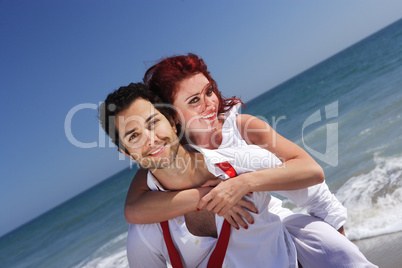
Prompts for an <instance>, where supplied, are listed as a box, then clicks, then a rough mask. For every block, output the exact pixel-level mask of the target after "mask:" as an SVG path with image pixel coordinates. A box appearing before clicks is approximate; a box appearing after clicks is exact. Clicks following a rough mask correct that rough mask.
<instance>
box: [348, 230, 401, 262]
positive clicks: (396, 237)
mask: <svg viewBox="0 0 402 268" xmlns="http://www.w3.org/2000/svg"><path fill="white" fill-rule="evenodd" d="M401 240H402V232H397V233H392V234H387V235H382V236H377V237H371V238H367V239H362V240H356V241H353V243H355V244H356V245H357V246H358V247H359V248H360V250H361V251H362V252H363V253H364V255H365V256H366V258H367V259H368V260H369V261H371V262H372V263H374V264H376V265H378V266H379V267H381V268H400V267H402V242H401Z"/></svg>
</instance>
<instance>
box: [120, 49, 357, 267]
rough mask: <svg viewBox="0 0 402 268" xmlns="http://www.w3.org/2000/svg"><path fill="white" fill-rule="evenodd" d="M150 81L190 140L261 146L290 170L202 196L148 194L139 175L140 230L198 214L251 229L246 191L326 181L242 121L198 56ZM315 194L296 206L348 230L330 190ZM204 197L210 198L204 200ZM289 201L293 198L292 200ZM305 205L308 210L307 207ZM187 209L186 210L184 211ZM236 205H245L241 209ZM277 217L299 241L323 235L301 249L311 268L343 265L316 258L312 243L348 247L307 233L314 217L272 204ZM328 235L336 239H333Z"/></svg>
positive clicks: (295, 153) (271, 136) (134, 216)
mask: <svg viewBox="0 0 402 268" xmlns="http://www.w3.org/2000/svg"><path fill="white" fill-rule="evenodd" d="M144 82H145V83H146V84H147V85H148V86H149V88H150V90H151V91H153V92H155V93H156V94H158V95H159V96H161V97H162V99H163V100H164V101H166V102H167V103H171V104H173V105H174V106H175V107H176V108H177V113H176V120H177V123H178V124H179V125H180V126H181V129H182V131H184V133H185V137H184V140H185V141H186V142H188V143H194V144H196V145H198V146H200V147H203V148H207V149H220V148H227V147H238V146H249V145H258V146H260V147H261V148H262V149H266V150H269V151H270V152H272V153H274V154H275V155H276V156H277V157H278V158H279V159H281V160H282V162H283V164H284V165H283V168H273V169H265V170H260V171H256V172H250V173H244V174H241V175H239V176H237V177H236V178H234V179H230V180H226V181H224V182H221V183H217V181H211V182H208V183H206V184H204V186H215V187H214V188H213V189H212V190H210V188H208V189H207V190H205V189H202V188H201V189H199V194H196V195H194V192H191V191H190V190H188V191H181V192H171V193H158V192H148V190H149V189H147V186H146V179H145V172H144V171H139V172H137V174H136V177H135V179H134V180H133V183H132V185H131V186H130V190H129V193H128V196H127V200H126V206H125V215H126V219H127V221H128V222H132V223H137V224H145V223H153V222H159V221H163V220H167V219H170V218H173V217H176V216H178V215H182V214H185V213H188V212H191V211H194V210H195V209H196V208H197V209H198V210H200V209H207V210H209V211H213V212H215V213H217V214H219V215H224V216H225V218H226V219H227V220H228V221H229V222H230V223H231V224H232V225H233V226H235V227H237V228H238V226H237V224H236V222H237V223H239V224H240V225H241V226H243V227H244V228H247V227H248V225H247V224H246V223H245V222H244V221H243V220H242V217H244V218H245V219H246V220H247V221H248V222H249V223H252V222H253V220H252V218H251V216H250V215H249V214H248V213H246V212H245V211H244V210H242V209H240V207H239V206H245V207H248V208H249V209H250V210H253V208H251V207H250V204H247V203H244V201H242V197H243V196H244V195H246V194H247V193H249V192H253V191H281V190H297V189H302V188H305V187H308V186H311V185H313V184H316V183H320V182H322V181H323V180H324V174H323V171H322V169H321V167H320V166H319V165H318V164H317V163H316V162H315V161H314V160H313V159H312V158H311V157H310V156H309V155H308V154H307V153H306V152H305V151H304V150H302V149H301V148H300V147H298V146H297V145H295V144H294V143H292V142H290V141H288V140H286V139H285V138H283V137H281V136H280V135H278V134H277V133H276V132H275V131H274V130H273V129H272V128H271V127H270V126H269V125H268V124H267V123H265V122H264V121H262V120H259V119H257V118H255V117H253V116H250V115H237V109H238V106H239V104H240V103H241V101H240V100H239V99H236V98H231V99H223V98H222V97H221V95H220V93H219V91H218V90H217V87H216V83H215V81H214V80H213V79H212V78H211V76H210V74H209V72H208V71H207V67H206V65H205V64H204V62H203V61H202V59H200V58H198V57H197V56H196V55H194V54H189V55H186V56H177V57H171V58H167V59H165V60H163V61H161V62H159V63H158V64H156V65H154V66H153V67H151V68H150V69H149V70H148V71H147V72H146V74H145V78H144ZM314 189H315V191H312V193H311V192H309V191H308V190H306V191H304V192H302V194H301V195H300V196H297V195H296V196H293V200H294V201H296V203H298V204H299V205H306V206H307V207H309V206H310V207H312V208H310V209H311V211H313V212H314V211H322V210H323V207H324V208H325V209H327V210H329V211H327V212H324V213H322V215H316V216H319V217H320V216H321V218H322V219H323V220H327V221H328V222H329V223H330V224H331V225H332V226H334V227H335V228H337V229H338V228H340V229H341V231H342V225H343V224H344V222H345V220H346V217H344V214H345V212H346V211H345V210H344V208H343V207H342V206H341V204H340V203H339V202H338V201H337V200H336V199H335V198H334V197H333V195H332V194H330V192H329V190H328V188H327V186H326V185H325V184H322V185H320V186H319V187H318V188H317V187H316V188H314ZM208 191H209V192H208ZM206 192H208V193H206ZM205 193H206V194H205ZM204 194H205V196H204V197H202V198H201V200H199V198H200V196H202V195H204ZM289 197H290V198H292V196H289ZM318 200H320V201H319V202H318ZM275 202H276V203H275ZM303 202H305V204H302V203H303ZM183 203H185V204H186V205H185V206H183ZM234 204H239V205H238V206H234ZM320 206H321V207H320ZM325 209H324V210H325ZM270 211H271V212H275V211H277V212H278V215H280V216H282V219H283V222H284V224H285V226H286V227H287V228H288V230H289V232H290V233H291V234H292V235H293V236H294V240H308V241H309V243H310V242H311V241H310V240H311V239H312V240H314V239H315V238H316V237H317V236H319V239H320V240H316V241H312V242H311V243H310V244H308V243H307V244H306V243H300V244H299V245H298V244H297V243H296V247H297V249H298V253H299V254H300V255H299V256H298V257H299V259H300V260H301V263H302V264H303V265H304V266H305V267H311V266H313V265H317V263H319V265H327V266H326V267H329V266H328V265H333V266H334V267H339V262H334V261H333V260H328V259H327V258H326V257H328V255H327V254H329V253H328V252H326V253H325V254H324V252H321V253H318V254H316V253H314V252H311V250H310V249H311V247H312V245H314V246H317V247H320V245H321V244H323V243H327V244H328V243H329V244H330V243H332V242H333V243H334V247H342V246H343V245H338V244H336V242H335V240H336V238H335V239H333V237H331V236H330V235H329V234H323V233H319V230H318V231H317V230H312V229H308V227H306V226H305V225H307V224H309V223H311V222H310V218H311V217H309V216H305V215H296V216H295V215H290V214H291V213H289V212H288V211H287V210H284V209H281V208H280V201H279V202H278V201H274V202H271V203H270ZM254 212H255V211H254ZM327 216H328V217H327ZM306 217H308V218H306ZM323 224H324V223H323ZM317 228H318V229H319V224H318V227H317V226H315V227H314V229H317ZM317 232H318V234H317ZM334 236H335V237H336V235H334ZM328 237H331V239H327V238H328ZM309 239H310V240H309ZM335 244H336V245H335ZM329 248H331V246H330V247H329ZM309 250H310V251H309ZM345 251H353V252H355V253H356V254H357V255H359V254H361V253H359V252H356V251H358V250H357V249H356V248H355V247H353V246H351V245H345ZM320 254H321V255H320ZM353 258H354V257H353V256H352V257H351V259H348V260H343V261H347V262H348V263H351V262H353ZM363 258H364V257H363ZM357 259H358V260H357ZM364 260H365V258H364ZM364 260H363V262H364ZM361 261H362V258H361V256H360V255H359V256H358V257H356V262H357V263H359V262H360V263H362V262H361Z"/></svg>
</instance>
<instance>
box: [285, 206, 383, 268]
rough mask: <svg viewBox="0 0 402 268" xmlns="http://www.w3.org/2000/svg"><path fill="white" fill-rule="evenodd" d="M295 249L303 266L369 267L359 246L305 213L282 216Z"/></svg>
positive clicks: (370, 264)
mask: <svg viewBox="0 0 402 268" xmlns="http://www.w3.org/2000/svg"><path fill="white" fill-rule="evenodd" d="M282 223H283V224H284V225H285V226H286V229H287V230H288V231H289V233H290V234H291V236H292V238H293V241H294V243H295V245H296V249H297V259H298V260H299V262H300V264H301V265H302V266H303V268H315V267H317V268H323V267H325V268H329V267H334V268H352V267H356V268H366V267H367V268H368V267H370V268H371V267H378V266H376V265H374V264H372V263H370V262H369V261H368V260H367V259H366V257H365V256H364V255H363V253H361V252H360V250H359V248H358V247H357V246H356V245H355V244H353V243H352V242H351V241H349V239H347V238H346V237H345V236H343V235H342V234H340V233H339V232H338V231H337V230H335V229H334V228H333V227H332V226H331V225H329V224H327V223H326V222H324V221H322V220H320V219H318V218H314V217H312V216H308V215H304V214H293V215H290V216H287V217H284V218H282Z"/></svg>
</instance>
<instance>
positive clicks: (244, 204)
mask: <svg viewBox="0 0 402 268" xmlns="http://www.w3.org/2000/svg"><path fill="white" fill-rule="evenodd" d="M237 205H239V206H240V207H243V208H246V209H248V210H250V211H251V212H254V213H257V214H258V209H257V207H256V206H255V205H254V203H253V202H251V201H247V200H246V199H244V198H242V199H240V201H239V202H238V203H237Z"/></svg>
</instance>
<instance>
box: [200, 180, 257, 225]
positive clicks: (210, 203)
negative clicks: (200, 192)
mask: <svg viewBox="0 0 402 268" xmlns="http://www.w3.org/2000/svg"><path fill="white" fill-rule="evenodd" d="M202 186H203V187H214V188H213V189H212V190H211V191H210V192H209V193H208V194H206V195H205V196H204V197H202V198H201V200H200V202H199V203H198V206H197V209H206V210H208V211H212V212H214V213H216V214H218V215H219V216H223V217H225V219H226V220H227V221H228V222H229V223H230V224H231V225H232V226H233V227H235V228H239V225H240V226H242V227H244V228H248V225H247V223H246V222H245V221H247V222H249V223H250V224H253V223H254V219H253V217H252V216H251V214H250V211H251V212H254V213H258V210H257V208H256V207H255V205H254V204H253V203H252V202H250V201H247V200H245V199H243V197H244V196H245V195H249V194H251V193H249V192H248V190H247V187H246V186H245V184H244V183H242V180H240V179H237V178H236V179H234V178H232V179H228V180H225V181H223V180H221V179H214V180H209V181H207V182H206V183H204V184H203V185H202Z"/></svg>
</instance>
